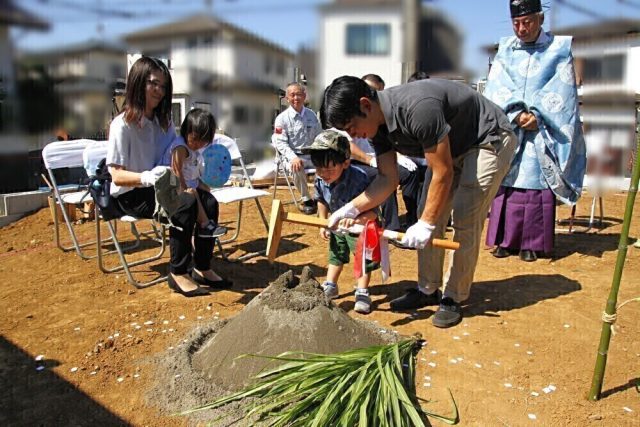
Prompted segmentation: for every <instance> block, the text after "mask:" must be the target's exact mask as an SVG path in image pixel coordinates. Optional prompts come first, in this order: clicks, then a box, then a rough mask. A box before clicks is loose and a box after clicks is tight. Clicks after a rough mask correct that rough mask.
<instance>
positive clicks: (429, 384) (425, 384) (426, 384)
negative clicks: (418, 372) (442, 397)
mask: <svg viewBox="0 0 640 427" xmlns="http://www.w3.org/2000/svg"><path fill="white" fill-rule="evenodd" d="M422 385H423V386H424V387H431V383H424V384H422Z"/></svg>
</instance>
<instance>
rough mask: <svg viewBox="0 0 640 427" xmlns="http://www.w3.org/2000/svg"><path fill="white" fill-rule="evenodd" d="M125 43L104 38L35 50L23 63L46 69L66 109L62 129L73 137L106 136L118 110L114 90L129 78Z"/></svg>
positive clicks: (27, 55)
mask: <svg viewBox="0 0 640 427" xmlns="http://www.w3.org/2000/svg"><path fill="white" fill-rule="evenodd" d="M126 53H127V49H126V47H125V46H124V45H122V44H120V43H115V42H106V41H101V40H88V41H86V42H82V43H79V44H74V45H68V46H62V47H57V48H55V49H51V50H46V51H40V52H31V53H27V54H25V55H23V57H22V58H21V63H23V64H29V65H31V66H34V65H37V66H41V67H43V68H44V71H45V73H46V75H47V76H48V77H49V78H50V79H52V80H53V82H54V83H55V89H56V92H57V94H58V96H59V97H60V99H61V102H62V106H63V109H64V119H63V123H62V128H63V129H64V130H65V131H66V132H67V133H68V134H69V135H71V136H72V137H76V138H93V139H105V138H106V130H107V129H108V128H109V123H110V121H111V119H112V118H113V115H114V114H113V113H114V105H113V98H114V89H115V88H116V87H117V86H118V85H119V84H121V83H122V84H123V82H124V78H125V77H126V71H127V68H126V64H127V60H126Z"/></svg>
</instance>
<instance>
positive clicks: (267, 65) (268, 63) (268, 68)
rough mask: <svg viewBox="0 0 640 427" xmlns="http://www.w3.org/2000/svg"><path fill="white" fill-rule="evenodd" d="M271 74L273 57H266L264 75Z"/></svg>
mask: <svg viewBox="0 0 640 427" xmlns="http://www.w3.org/2000/svg"><path fill="white" fill-rule="evenodd" d="M270 72H271V57H270V56H269V55H267V56H265V57H264V73H265V74H269V73H270Z"/></svg>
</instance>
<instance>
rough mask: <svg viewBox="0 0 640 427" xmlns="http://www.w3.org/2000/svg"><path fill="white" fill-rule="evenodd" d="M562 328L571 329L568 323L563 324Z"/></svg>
mask: <svg viewBox="0 0 640 427" xmlns="http://www.w3.org/2000/svg"><path fill="white" fill-rule="evenodd" d="M563 326H564V327H565V328H570V327H571V325H570V324H568V323H565V324H564V325H563Z"/></svg>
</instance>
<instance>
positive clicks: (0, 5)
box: [0, 0, 49, 31]
mask: <svg viewBox="0 0 640 427" xmlns="http://www.w3.org/2000/svg"><path fill="white" fill-rule="evenodd" d="M0 25H11V26H20V27H24V28H31V29H34V30H42V31H44V30H48V29H49V23H48V22H46V21H43V20H41V19H40V18H38V17H36V16H35V15H33V14H31V13H30V12H27V11H26V10H24V9H22V8H20V7H18V6H16V5H15V4H13V1H12V0H0Z"/></svg>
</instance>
